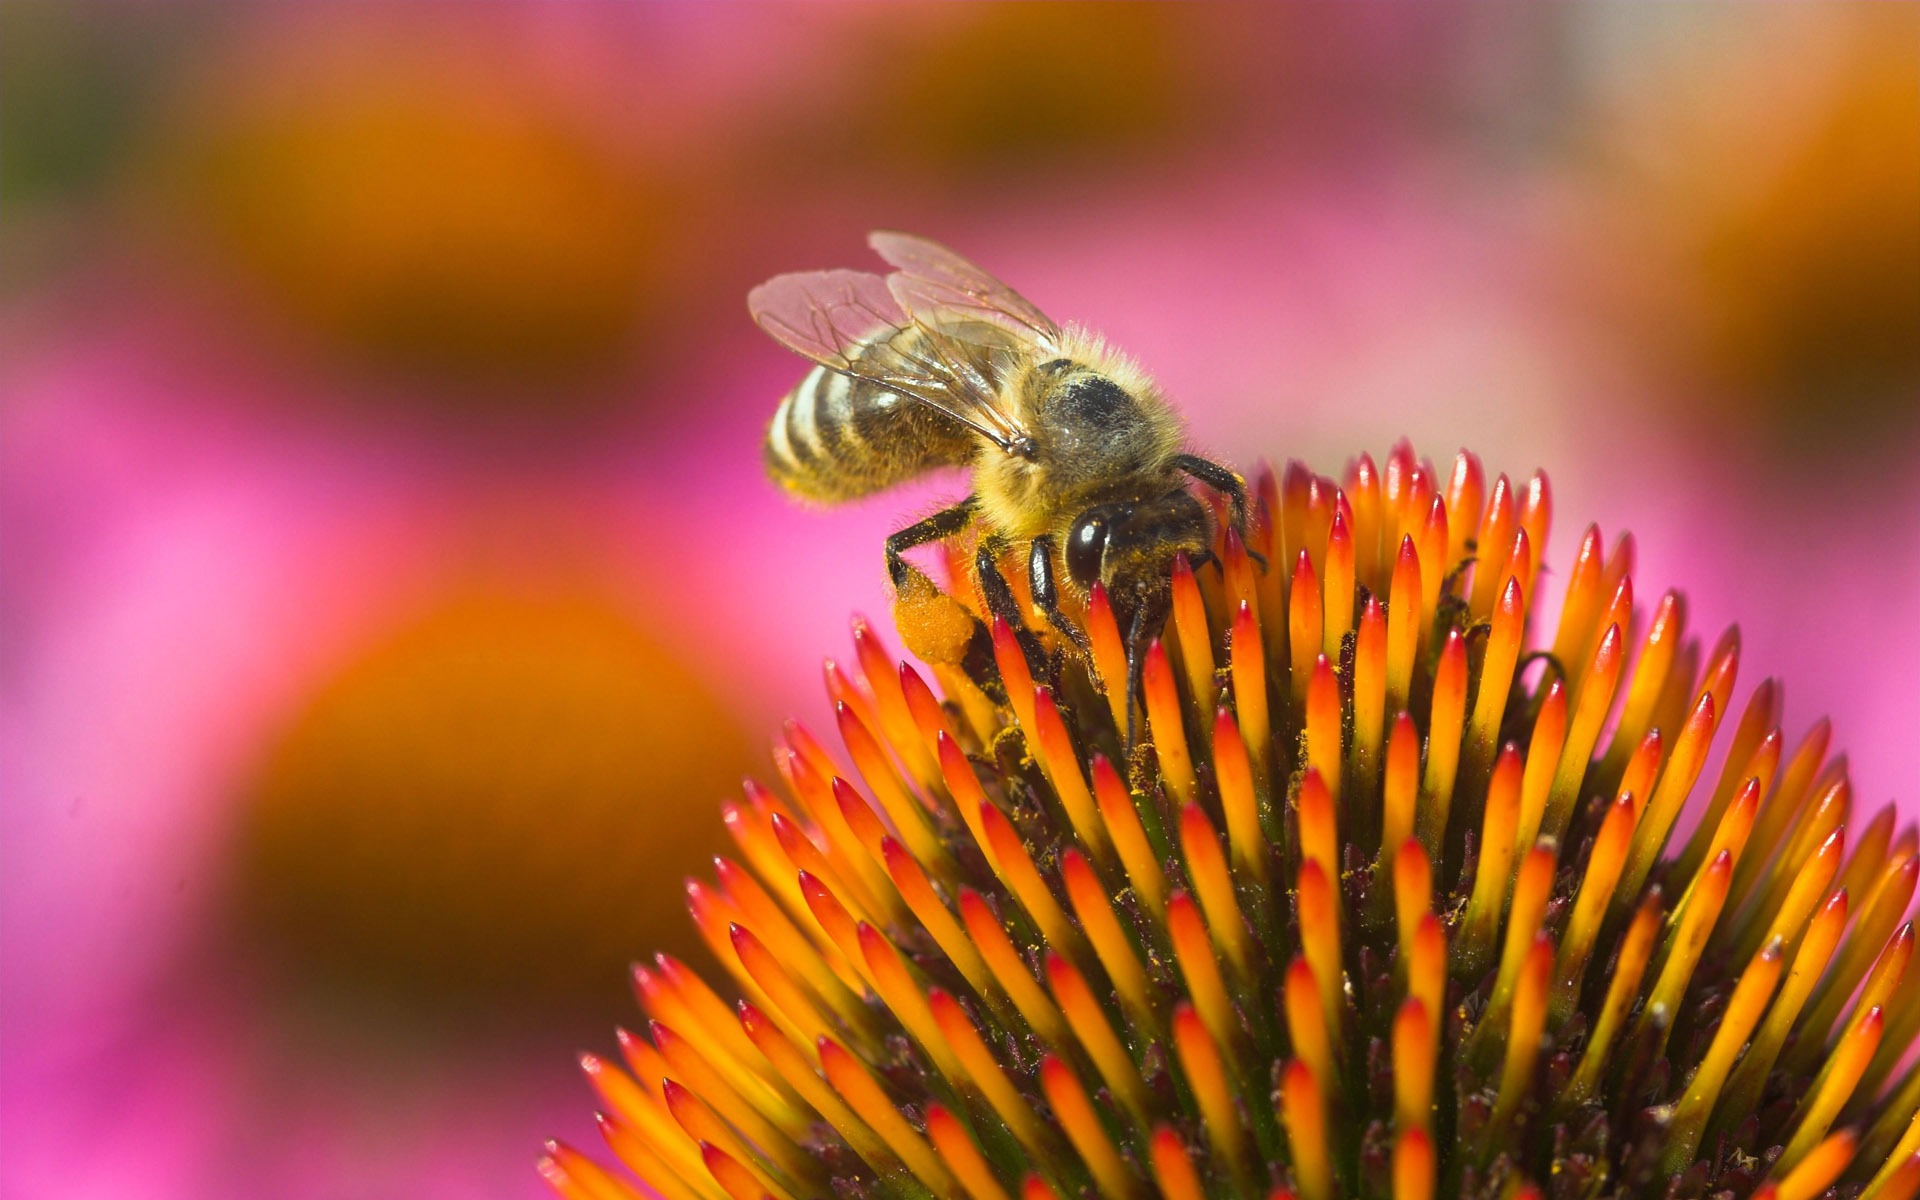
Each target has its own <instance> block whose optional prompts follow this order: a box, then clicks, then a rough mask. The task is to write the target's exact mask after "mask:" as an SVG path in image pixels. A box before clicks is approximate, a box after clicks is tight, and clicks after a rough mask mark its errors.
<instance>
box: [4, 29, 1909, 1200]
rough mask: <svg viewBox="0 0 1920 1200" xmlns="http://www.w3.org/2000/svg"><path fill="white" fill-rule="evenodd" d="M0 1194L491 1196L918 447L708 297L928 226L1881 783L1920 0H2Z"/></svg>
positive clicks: (814, 660) (1904, 601)
mask: <svg viewBox="0 0 1920 1200" xmlns="http://www.w3.org/2000/svg"><path fill="white" fill-rule="evenodd" d="M0 24H4V31H3V32H0V58H3V59H4V72H3V77H0V113H3V114H4V118H3V119H4V124H5V129H4V134H0V201H3V202H4V206H5V216H4V221H3V222H0V252H4V257H5V261H6V271H5V278H4V280H0V322H3V324H4V328H3V329H0V389H4V395H3V397H0V541H3V542H4V551H0V552H3V553H4V555H5V566H4V574H3V575H0V629H4V631H5V632H4V637H3V640H0V737H4V739H5V745H4V750H3V752H0V904H3V905H4V913H3V914H0V918H3V919H0V975H3V982H4V987H3V988H0V1009H3V1011H0V1195H4V1196H5V1197H8V1198H13V1197H18V1198H21V1200H37V1198H40V1197H55V1196H58V1197H63V1198H81V1200H85V1198H90V1197H102V1198H105V1197H113V1198H116V1200H121V1198H134V1200H138V1198H142V1197H155V1198H172V1197H196V1198H204V1197H226V1196H241V1195H259V1194H272V1195H276V1196H284V1197H292V1198H296V1200H298V1198H305V1197H314V1198H318V1197H336V1196H353V1197H366V1198H379V1197H389V1196H392V1197H399V1196H403V1195H404V1196H425V1197H443V1196H444V1197H454V1196H460V1197H470V1196H510V1197H518V1196H537V1195H540V1194H542V1190H541V1185H540V1184H539V1182H538V1181H537V1179H536V1178H535V1176H534V1174H533V1172H532V1169H531V1162H532V1160H533V1157H534V1155H535V1154H536V1153H537V1151H538V1147H539V1143H540V1141H541V1139H542V1138H544V1137H546V1136H549V1135H559V1136H564V1137H567V1138H569V1139H572V1140H574V1141H576V1142H581V1143H586V1142H591V1141H592V1140H593V1134H592V1131H591V1126H590V1123H589V1121H588V1113H589V1111H590V1108H591V1098H590V1097H589V1095H588V1094H587V1093H586V1091H585V1090H584V1089H583V1088H582V1087H581V1086H579V1082H578V1079H577V1077H576V1076H575V1074H574V1073H573V1071H572V1068H571V1061H570V1052H571V1051H572V1050H573V1049H575V1048H578V1047H583V1046H592V1047H602V1046H604V1045H606V1044H608V1043H609V1042H610V1028H611V1025H612V1023H613V1022H615V1021H619V1020H626V1021H632V1020H634V1019H636V1014H635V1013H634V1011H633V1010H632V1008H631V1006H630V1004H629V1003H628V1001H627V999H626V997H625V993H624V986H625V985H624V980H623V972H622V967H621V964H622V963H624V962H625V961H626V960H628V959H631V958H636V957H639V956H641V955H643V954H644V953H647V952H649V951H650V950H651V949H653V948H654V947H656V946H660V945H669V946H672V947H675V948H676V949H678V950H680V951H682V952H686V953H689V954H693V953H697V951H696V949H695V948H693V947H692V946H691V944H690V940H689V938H688V937H687V933H686V930H685V929H684V926H683V923H682V921H681V920H680V918H679V917H678V915H677V913H678V904H679V898H678V895H679V894H678V891H677V889H675V888H673V887H672V886H671V883H672V881H673V880H675V879H677V878H678V877H679V876H681V875H685V874H689V873H693V872H697V871H701V870H703V869H704V861H705V856H706V855H707V854H709V853H712V852H714V851H715V850H717V849H718V848H719V847H720V845H721V838H720V835H719V833H718V823H717V818H716V816H715V811H714V805H713V802H714V800H715V799H716V798H717V797H718V796H719V795H720V794H721V793H722V792H724V791H725V790H727V789H728V788H729V787H730V786H731V785H732V783H733V781H735V780H736V779H737V778H738V776H739V775H740V774H741V773H742V772H744V771H760V770H761V769H762V765H761V759H760V748H761V747H763V746H764V745H765V744H766V739H767V736H768V735H769V734H770V733H771V732H772V731H773V729H774V728H775V727H776V723H777V722H778V721H779V720H781V719H783V718H784V717H786V716H788V715H797V716H798V717H800V718H801V719H802V720H804V721H810V722H813V723H815V724H818V723H820V722H821V721H822V719H823V718H825V716H826V715H827V710H826V708H825V705H824V702H823V700H822V698H821V696H820V695H819V689H818V680H819V668H820V658H821V656H822V655H824V654H843V653H845V652H846V648H847V641H846V621H847V617H848V615H849V613H851V612H854V611H864V612H869V613H872V614H874V615H876V616H880V615H883V614H884V613H885V611H886V597H885V593H884V590H883V587H882V573H881V570H880V554H879V542H880V539H881V538H882V537H883V536H884V535H885V534H886V533H887V532H889V531H891V530H892V529H893V528H895V527H897V525H898V524H900V523H902V522H903V521H904V520H906V519H909V518H911V517H913V516H916V515H918V514H920V513H922V512H924V511H925V510H926V509H928V508H929V507H930V506H931V505H933V504H934V503H936V502H937V499H938V497H940V496H943V495H950V494H953V493H954V489H955V486H956V484H955V481H951V480H949V481H941V482H937V483H932V484H929V485H927V486H924V487H921V488H917V489H914V490H912V491H910V492H907V493H902V494H897V495H892V496H888V497H885V498H882V499H879V500H876V501H873V502H870V503H866V504H862V505H859V506H856V507H853V508H851V509H849V510H846V511H841V512H835V513H817V512H805V511H801V510H798V509H795V508H793V507H791V506H789V505H787V504H785V503H784V502H782V500H781V499H780V498H779V496H777V495H776V494H775V492H774V489H773V488H772V487H771V486H770V485H768V484H767V483H766V482H764V480H763V478H762V476H761V473H760V468H759V437H760V429H761V425H762V422H763V421H764V420H765V419H766V417H767V415H768V414H769V413H770V412H771V411H772V408H773V405H774V403H775V402H776V401H777V399H778V397H779V395H780V393H781V392H782V391H783V390H784V389H785V388H786V387H788V386H790V385H791V383H792V382H793V381H794V380H795V379H796V378H797V376H798V374H799V372H800V370H801V367H800V365H799V364H798V363H797V361H796V360H794V359H792V358H791V357H789V356H787V355H786V354H785V353H784V352H782V351H780V350H779V349H778V348H777V347H775V346H773V345H772V343H770V342H769V341H767V340H766V339H765V338H764V337H763V336H761V335H760V334H759V333H758V331H756V330H755V329H753V327H752V326H751V325H750V324H749V322H748V321H747V319H746V316H745V312H744V305H743V297H744V295H745V292H746V289H747V288H748V287H749V286H751V285H752V284H753V283H755V282H757V281H758V280H760V279H761V278H763V277H765V276H767V275H769V274H772V273H774V272H777V271H783V270H791V269H799V268H807V267H822V266H842V265H861V264H862V263H863V262H864V255H865V250H864V246H863V242H862V237H863V235H864V232H865V231H866V230H867V229H869V228H873V227H899V228H905V229H910V230H913V231H915V232H920V233H924V234H927V235H929V236H933V237H936V238H938V239H940V240H942V241H945V242H947V243H949V244H951V245H953V246H955V247H956V248H958V249H960V250H961V251H962V252H963V253H966V254H968V255H969V256H971V257H974V258H976V259H978V260H979V261H980V262H981V263H983V264H984V265H986V266H987V267H989V268H990V269H992V270H995V271H997V272H998V273H1000V274H1002V275H1003V276H1005V277H1006V278H1007V279H1009V280H1010V281H1011V282H1013V283H1014V284H1015V285H1016V286H1017V287H1019V288H1021V289H1022V290H1023V291H1025V292H1026V293H1027V294H1028V295H1029V296H1031V297H1032V298H1033V299H1034V300H1035V301H1037V302H1038V303H1039V304H1041V305H1042V306H1043V307H1045V308H1046V309H1047V310H1048V311H1050V312H1052V313H1054V314H1055V315H1057V316H1060V317H1062V318H1067V319H1074V320H1080V321H1084V322H1086V323H1087V324H1090V325H1091V326H1093V327H1095V328H1097V329H1100V330H1102V331H1104V332H1105V333H1106V334H1108V335H1109V336H1110V337H1112V338H1113V339H1114V340H1116V341H1117V342H1119V343H1120V344H1122V345H1124V346H1126V347H1127V348H1129V349H1130V350H1131V351H1132V352H1134V353H1135V354H1136V355H1137V356H1138V357H1139V358H1140V359H1141V360H1142V361H1143V362H1144V363H1145V364H1146V365H1147V367H1148V368H1149V369H1150V370H1152V371H1153V372H1154V373H1155V374H1156V375H1157V376H1158V378H1159V379H1160V380H1161V382H1162V383H1163V384H1164V385H1165V386H1166V388H1167V389H1168V391H1169V392H1170V393H1171V394H1172V395H1173V396H1174V397H1176V398H1177V400H1178V401H1179V402H1180V403H1181V405H1182V406H1183V408H1184V409H1185V411H1186V412H1187V413H1188V414H1189V416H1190V418H1191V422H1192V426H1193V431H1194V436H1195V439H1196V441H1197V442H1198V443H1199V444H1200V445H1201V446H1203V447H1206V448H1208V449H1210V450H1213V451H1215V452H1217V453H1218V454H1219V455H1221V456H1223V457H1225V458H1227V459H1229V460H1232V461H1235V462H1238V463H1241V464H1243V465H1248V466H1250V465H1251V463H1252V462H1253V461H1254V460H1255V459H1256V458H1258V457H1260V456H1269V457H1272V458H1274V459H1276V460H1279V459H1284V458H1287V457H1296V456H1297V457H1302V458H1305V459H1307V460H1308V461H1310V462H1312V463H1313V464H1315V465H1316V466H1318V467H1319V468H1320V469H1322V470H1327V471H1331V470H1334V469H1336V468H1337V467H1339V466H1340V464H1341V463H1343V462H1344V461H1345V459H1346V458H1347V457H1349V456H1350V455H1352V454H1354V453H1356V452H1358V451H1360V450H1363V449H1364V450H1369V451H1371V452H1373V453H1374V454H1375V455H1376V457H1378V456H1379V455H1380V454H1381V453H1382V452H1384V451H1385V449H1386V448H1387V447H1388V446H1389V445H1390V444H1391V443H1392V442H1393V440H1395V439H1396V438H1398V437H1400V436H1402V435H1406V436H1411V437H1412V438H1413V439H1414V441H1415V443H1416V445H1417V446H1418V447H1419V449H1420V450H1421V451H1422V452H1423V453H1425V454H1428V455H1431V456H1433V457H1435V458H1436V459H1438V458H1443V457H1446V456H1450V455H1451V454H1452V452H1453V451H1454V450H1455V449H1456V448H1457V447H1459V446H1461V445H1466V446H1469V447H1471V448H1473V449H1475V450H1477V451H1478V452H1479V453H1480V454H1481V455H1482V456H1483V457H1484V458H1485V460H1486V461H1487V463H1488V465H1489V467H1490V468H1492V469H1494V470H1502V471H1506V472H1509V473H1515V474H1521V473H1526V472H1530V471H1531V470H1533V469H1534V468H1535V467H1536V466H1538V467H1545V468H1546V469H1547V470H1548V471H1549V472H1550V473H1551V475H1552V479H1553V483H1554V489H1555V513H1556V528H1555V531H1554V537H1553V539H1552V542H1551V544H1550V546H1549V548H1548V552H1547V560H1548V563H1549V566H1550V567H1551V566H1553V565H1555V564H1557V563H1564V561H1565V555H1566V554H1567V553H1568V552H1569V551H1570V550H1571V548H1572V546H1573V545H1574V544H1575V542H1576V540H1577V538H1578V536H1579V533H1580V531H1581V529H1582V528H1583V527H1584V525H1585V523H1586V522H1588V521H1590V520H1591V521H1597V522H1598V523H1599V524H1600V525H1601V527H1602V529H1603V531H1605V532H1606V533H1607V534H1608V536H1609V538H1611V536H1612V535H1613V534H1615V533H1616V532H1618V531H1620V530H1622V529H1632V530H1633V531H1634V532H1635V534H1636V536H1637V538H1638V544H1639V550H1640V564H1641V565H1640V568H1639V570H1638V571H1637V572H1636V576H1637V580H1638V582H1639V584H1640V591H1641V592H1642V594H1644V595H1645V596H1648V597H1652V596H1655V595H1657V594H1658V593H1659V591H1661V590H1663V589H1665V588H1666V587H1668V586H1679V587H1681V588H1683V589H1684V590H1685V591H1686V593H1687V595H1688V597H1689V599H1690V601H1691V604H1692V610H1691V611H1692V619H1691V621H1690V626H1691V628H1692V629H1693V630H1694V631H1695V632H1697V633H1699V634H1701V635H1703V636H1705V637H1707V638H1711V637H1712V636H1713V635H1714V634H1716V633H1717V632H1718V631H1719V629H1721V628H1722V627H1723V626H1724V625H1726V624H1727V623H1729V622H1732V621H1738V622H1739V623H1740V625H1741V629H1742V632H1743V635H1744V638H1745V648H1746V650H1745V655H1744V663H1743V666H1742V678H1741V692H1742V694H1743V695H1744V693H1745V692H1746V691H1747V690H1749V689H1750V688H1751V687H1752V686H1753V685H1754V684H1756V683H1757V682H1758V681H1759V680H1760V679H1762V678H1764V677H1766V676H1768V675H1777V676H1781V677H1783V678H1784V679H1785V680H1786V681H1787V692H1786V695H1787V716H1788V721H1789V723H1790V725H1792V726H1793V727H1794V732H1796V733H1797V732H1798V730H1799V729H1801V728H1804V727H1805V726H1806V725H1807V724H1809V723H1811V722H1812V721H1813V720H1814V719H1815V718H1816V717H1817V716H1819V715H1820V714H1823V713H1824V714H1831V716H1832V717H1833V719H1834V722H1835V726H1836V735H1837V739H1838V742H1839V744H1840V745H1842V746H1844V747H1846V748H1847V750H1848V752H1849V754H1850V758H1851V763H1852V773H1853V779H1854V782H1855V785H1856V792H1857V795H1858V796H1859V798H1860V800H1861V802H1862V804H1863V805H1866V806H1869V807H1877V806H1878V805H1879V804H1880V803H1883V802H1885V801H1886V800H1888V799H1897V800H1898V801H1900V802H1901V803H1902V804H1903V805H1906V806H1907V809H1908V811H1909V812H1913V811H1914V805H1915V804H1916V803H1917V802H1920V786H1917V785H1920V689H1916V687H1915V686H1914V684H1913V672H1914V668H1915V664H1916V663H1920V603H1917V602H1916V596H1920V217H1916V215H1915V214H1916V213H1920V9H1917V8H1915V7H1913V6H1882V5H1864V6H1856V5H1845V4H1835V5H1819V6H1808V7H1797V6H1793V5H1784V6H1769V7H1766V8H1762V9H1734V8H1731V7H1725V6H1718V5H1706V6H1697V7H1696V6H1689V5H1663V6H1659V7H1642V6H1600V5H1596V6H1579V5H1568V6H1552V7H1521V6H1512V5H1489V6H1479V5H1475V6H1467V7H1435V8H1418V9H1415V8H1407V7H1403V6H1392V7H1372V6H1364V5H1363V6H1357V7H1347V6H1340V7H1334V6H1319V5H1314V6H1302V7H1288V6H1280V7H1272V8H1252V7H1227V8H1218V7H1210V6H1206V5H1182V6H1178V7H1166V8H1157V7H1125V8H1103V9H1100V10H1098V11H1095V10H1092V9H1089V8H1085V7H1081V6H1076V5H1050V6H1041V7H1003V6H999V5H993V4H975V5H966V6H952V7H938V8H908V7H893V6H879V5H848V6H840V5H811V6H805V7H800V6H794V7H764V6H757V5H730V6H713V7H709V6H695V5H684V6H682V5H673V4H659V5H649V6H644V7H638V6H635V7H626V6H615V5H612V4H591V5H574V6H558V5H532V4H506V5H488V6H456V5H447V4H430V5H414V4H405V5H402V4H377V3H352V4H346V5H330V6H326V7H324V8H321V7H315V8H293V7H279V6H266V7H246V8H243V7H240V6H216V7H208V6H198V5H185V6H158V5H154V6H126V7H97V6H96V7H77V6H64V5H53V4H40V3H18V2H15V0H6V2H4V3H0Z"/></svg>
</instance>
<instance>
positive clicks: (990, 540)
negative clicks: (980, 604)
mask: <svg viewBox="0 0 1920 1200" xmlns="http://www.w3.org/2000/svg"><path fill="white" fill-rule="evenodd" d="M1007 548H1008V546H1007V539H1006V538H1005V537H1004V536H1002V535H1000V534H993V535H990V536H988V537H984V538H981V539H980V550H979V552H978V553H977V554H975V555H974V560H973V569H974V573H975V574H976V575H977V576H978V577H979V580H980V595H981V596H982V598H984V599H985V600H986V602H987V611H988V612H990V613H992V614H993V615H994V616H996V617H999V618H1000V619H1001V620H1002V621H1005V622H1006V623H1007V628H1008V629H1011V630H1012V631H1013V636H1014V640H1016V641H1018V642H1019V643H1020V652H1021V654H1022V655H1024V656H1025V658H1026V660H1027V669H1028V670H1029V671H1031V672H1032V673H1033V675H1034V677H1035V678H1039V679H1051V678H1052V674H1051V673H1050V672H1049V671H1048V670H1047V655H1046V651H1044V650H1043V649H1041V646H1040V639H1039V638H1036V637H1034V636H1033V630H1031V629H1028V628H1027V620H1026V617H1025V616H1024V615H1023V614H1022V613H1021V612H1020V601H1019V599H1018V598H1017V597H1016V596H1015V595H1014V594H1013V588H1012V587H1010V586H1009V585H1008V584H1007V577H1006V576H1005V575H1002V574H1001V573H1000V556H1001V555H1002V554H1005V553H1006V552H1007Z"/></svg>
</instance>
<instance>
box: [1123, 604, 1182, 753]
mask: <svg viewBox="0 0 1920 1200" xmlns="http://www.w3.org/2000/svg"><path fill="white" fill-rule="evenodd" d="M1172 607H1173V603H1172V600H1171V598H1170V597H1169V596H1167V595H1166V594H1165V593H1162V594H1160V595H1157V596H1151V597H1146V598H1143V599H1142V600H1141V601H1140V602H1139V603H1138V604H1137V605H1135V606H1134V610H1133V620H1132V621H1130V622H1129V623H1128V625H1127V747H1126V748H1127V757H1128V758H1129V759H1131V758H1132V757H1133V750H1134V747H1135V746H1137V745H1139V744H1140V738H1139V725H1138V722H1137V720H1136V718H1135V717H1134V710H1135V707H1136V706H1139V707H1142V708H1144V707H1145V704H1146V696H1145V695H1144V693H1143V692H1142V691H1141V686H1140V682H1141V677H1142V675H1143V673H1144V672H1145V669H1146V663H1147V643H1149V642H1151V641H1152V640H1153V639H1154V638H1155V637H1156V636H1158V634H1159V633H1160V631H1161V630H1162V629H1165V628H1166V625H1167V615H1168V613H1169V612H1170V611H1171V610H1172Z"/></svg>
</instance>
